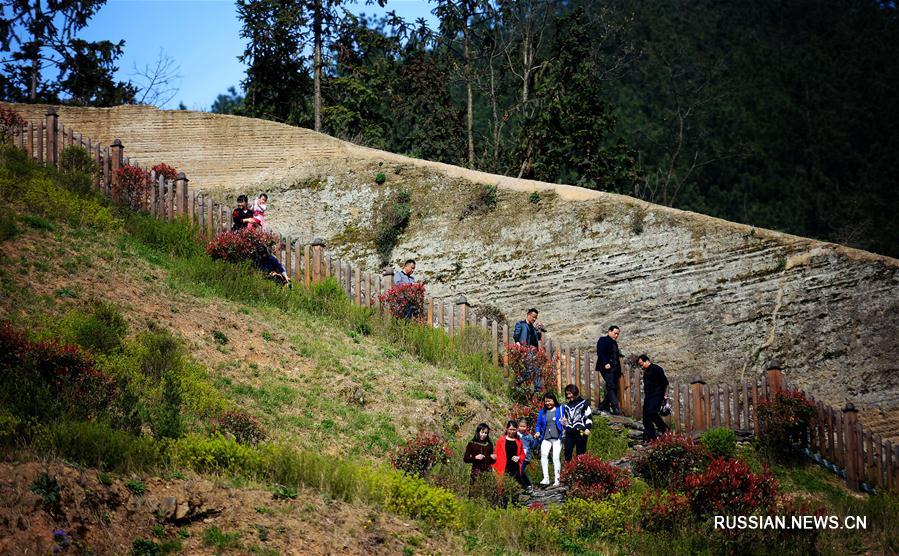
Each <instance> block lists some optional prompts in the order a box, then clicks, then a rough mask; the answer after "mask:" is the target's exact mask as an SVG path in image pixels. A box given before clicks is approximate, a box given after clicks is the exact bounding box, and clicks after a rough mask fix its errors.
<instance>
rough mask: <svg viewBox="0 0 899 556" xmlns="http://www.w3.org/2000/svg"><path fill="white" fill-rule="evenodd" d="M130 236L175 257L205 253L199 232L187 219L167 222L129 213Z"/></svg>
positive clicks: (141, 214) (149, 216) (127, 228)
mask: <svg viewBox="0 0 899 556" xmlns="http://www.w3.org/2000/svg"><path fill="white" fill-rule="evenodd" d="M125 230H126V231H127V232H128V234H129V235H130V236H131V237H133V238H134V239H136V240H137V241H139V242H140V243H143V244H144V245H146V246H148V247H151V248H153V249H156V250H157V251H160V252H162V253H165V254H168V255H171V256H175V257H190V256H193V255H200V254H201V253H203V248H202V246H201V245H200V243H199V241H198V233H199V230H198V229H197V227H196V226H191V225H190V223H189V222H188V221H187V220H186V219H185V218H176V219H175V220H174V222H166V221H164V220H160V219H158V218H155V217H153V216H151V215H149V214H143V213H129V214H128V215H127V217H126V218H125Z"/></svg>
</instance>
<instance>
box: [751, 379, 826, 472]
mask: <svg viewBox="0 0 899 556" xmlns="http://www.w3.org/2000/svg"><path fill="white" fill-rule="evenodd" d="M757 415H758V419H759V431H760V433H761V434H760V437H761V442H762V444H763V445H764V446H765V448H766V451H767V452H768V454H769V455H773V456H777V457H782V456H788V455H790V454H792V453H793V452H794V451H795V448H796V446H799V445H803V444H804V443H805V436H806V433H807V432H808V430H809V425H810V424H811V422H812V419H813V418H814V415H815V404H814V403H812V402H811V401H810V400H809V399H808V398H806V397H805V396H803V395H802V393H801V392H798V391H795V390H781V391H780V392H778V393H777V394H776V395H775V396H774V398H773V399H770V398H769V399H763V400H760V401H759V405H758V411H757Z"/></svg>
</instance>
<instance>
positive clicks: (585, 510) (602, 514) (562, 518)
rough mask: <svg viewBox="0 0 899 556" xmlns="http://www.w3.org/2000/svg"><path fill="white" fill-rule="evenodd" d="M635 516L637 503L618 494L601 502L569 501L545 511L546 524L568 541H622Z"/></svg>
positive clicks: (579, 499)
mask: <svg viewBox="0 0 899 556" xmlns="http://www.w3.org/2000/svg"><path fill="white" fill-rule="evenodd" d="M636 517H637V507H636V504H635V503H634V501H633V500H631V498H629V497H628V496H627V495H625V494H624V493H621V492H618V493H615V494H612V495H611V496H609V498H608V499H607V500H603V501H602V502H595V501H592V500H584V499H581V498H571V499H569V500H566V501H565V503H564V504H562V505H560V506H553V507H552V508H551V509H550V510H549V512H548V518H549V519H548V521H549V524H550V525H551V526H554V527H557V528H558V529H559V530H560V531H562V532H563V533H564V534H566V535H567V536H568V537H570V538H573V539H582V538H587V539H603V540H607V541H613V540H616V539H619V538H621V537H622V536H623V535H624V534H625V533H626V532H627V530H628V529H629V526H630V524H631V523H633V521H634V519H635V518H636Z"/></svg>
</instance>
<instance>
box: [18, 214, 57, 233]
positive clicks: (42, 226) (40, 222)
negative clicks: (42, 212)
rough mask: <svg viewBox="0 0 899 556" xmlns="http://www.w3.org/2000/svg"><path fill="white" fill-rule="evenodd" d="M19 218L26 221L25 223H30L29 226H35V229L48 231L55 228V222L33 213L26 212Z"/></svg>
mask: <svg viewBox="0 0 899 556" xmlns="http://www.w3.org/2000/svg"><path fill="white" fill-rule="evenodd" d="M19 219H20V220H21V221H22V222H24V223H25V224H28V225H29V226H31V227H32V228H34V229H35V230H46V231H52V230H53V224H52V223H51V222H50V221H49V220H47V219H46V218H41V217H40V216H34V215H32V214H25V215H23V216H21V217H19Z"/></svg>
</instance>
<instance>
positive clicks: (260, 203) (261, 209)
mask: <svg viewBox="0 0 899 556" xmlns="http://www.w3.org/2000/svg"><path fill="white" fill-rule="evenodd" d="M267 209H268V195H267V194H265V193H260V194H259V196H258V197H256V200H255V201H253V222H252V224H253V225H255V226H259V227H260V228H262V229H263V230H264V229H265V211H266V210H267Z"/></svg>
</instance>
